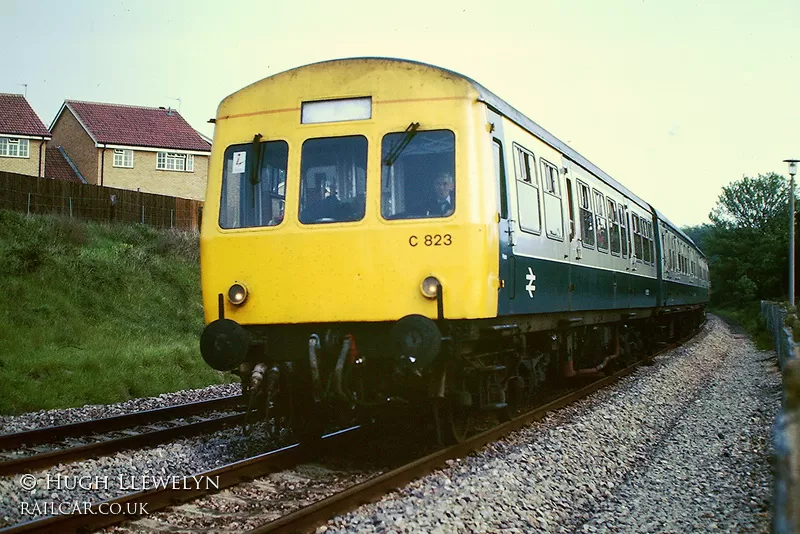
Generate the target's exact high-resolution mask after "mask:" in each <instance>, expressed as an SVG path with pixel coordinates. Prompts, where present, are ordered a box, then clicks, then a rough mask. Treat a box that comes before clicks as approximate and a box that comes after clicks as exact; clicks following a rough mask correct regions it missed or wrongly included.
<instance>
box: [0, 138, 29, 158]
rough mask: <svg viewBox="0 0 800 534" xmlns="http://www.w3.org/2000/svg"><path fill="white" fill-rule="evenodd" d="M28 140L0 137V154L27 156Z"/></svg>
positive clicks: (18, 156)
mask: <svg viewBox="0 0 800 534" xmlns="http://www.w3.org/2000/svg"><path fill="white" fill-rule="evenodd" d="M28 142H29V141H28V140H27V139H15V138H13V137H0V156H5V157H8V158H27V157H29V156H28V154H29V150H28Z"/></svg>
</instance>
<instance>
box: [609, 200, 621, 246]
mask: <svg viewBox="0 0 800 534" xmlns="http://www.w3.org/2000/svg"><path fill="white" fill-rule="evenodd" d="M606 201H607V202H608V219H609V221H608V224H609V233H610V234H611V237H610V241H611V254H613V255H615V256H619V253H620V239H619V213H617V203H616V202H614V201H613V200H611V199H610V198H606Z"/></svg>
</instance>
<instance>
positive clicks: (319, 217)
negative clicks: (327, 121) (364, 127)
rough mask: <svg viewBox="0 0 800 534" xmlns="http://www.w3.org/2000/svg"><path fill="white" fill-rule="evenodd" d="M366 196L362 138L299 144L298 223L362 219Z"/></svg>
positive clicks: (365, 153)
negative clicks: (300, 150)
mask: <svg viewBox="0 0 800 534" xmlns="http://www.w3.org/2000/svg"><path fill="white" fill-rule="evenodd" d="M366 193H367V138H366V137H363V136H360V135H356V136H350V137H329V138H324V139H308V140H307V141H306V142H304V143H303V154H302V160H301V163H300V222H301V223H303V224H321V223H334V222H351V221H359V220H361V219H363V218H364V208H365V206H366Z"/></svg>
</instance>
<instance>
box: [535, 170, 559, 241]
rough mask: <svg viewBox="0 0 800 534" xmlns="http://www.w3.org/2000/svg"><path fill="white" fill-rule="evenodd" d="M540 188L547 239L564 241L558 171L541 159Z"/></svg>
mask: <svg viewBox="0 0 800 534" xmlns="http://www.w3.org/2000/svg"><path fill="white" fill-rule="evenodd" d="M539 161H540V162H541V169H542V187H543V189H544V224H545V228H546V229H547V237H550V238H553V239H558V240H563V239H564V208H563V206H562V205H561V187H560V186H559V183H558V169H557V168H556V167H555V166H554V165H551V164H550V163H548V162H546V161H545V160H543V159H540V160H539Z"/></svg>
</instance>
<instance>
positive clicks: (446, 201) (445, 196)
mask: <svg viewBox="0 0 800 534" xmlns="http://www.w3.org/2000/svg"><path fill="white" fill-rule="evenodd" d="M455 200H456V199H455V187H454V181H453V175H452V174H450V173H449V172H442V173H439V174H438V175H437V176H436V178H435V179H434V180H433V196H432V197H431V199H430V200H429V201H428V203H427V205H426V208H425V215H426V216H428V217H448V216H450V215H452V214H453V211H454V210H455Z"/></svg>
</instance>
